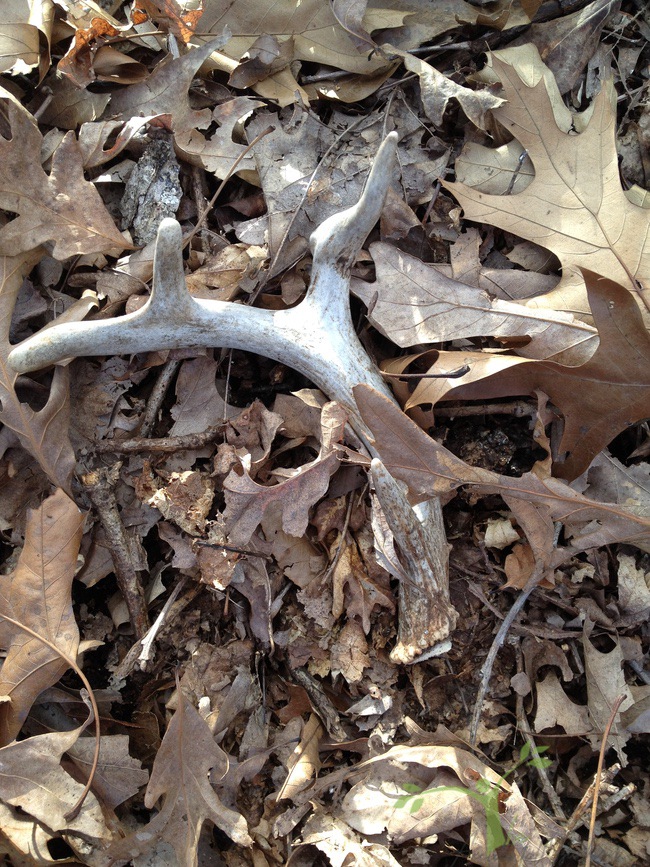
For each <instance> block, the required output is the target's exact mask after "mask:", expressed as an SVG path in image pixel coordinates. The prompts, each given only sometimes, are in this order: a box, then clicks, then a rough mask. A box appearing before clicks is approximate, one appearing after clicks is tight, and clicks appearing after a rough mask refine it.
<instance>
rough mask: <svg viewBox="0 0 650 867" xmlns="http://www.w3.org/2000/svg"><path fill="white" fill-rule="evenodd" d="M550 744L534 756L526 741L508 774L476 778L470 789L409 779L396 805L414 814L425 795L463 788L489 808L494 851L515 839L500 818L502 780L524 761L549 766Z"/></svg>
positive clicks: (490, 843)
mask: <svg viewBox="0 0 650 867" xmlns="http://www.w3.org/2000/svg"><path fill="white" fill-rule="evenodd" d="M547 749H548V747H537V748H536V753H537V755H535V756H533V758H529V757H530V750H531V748H530V744H529V743H528V742H526V743H525V744H524V745H523V747H522V748H521V754H520V756H519V761H518V762H517V764H516V765H514V767H512V768H511V769H510V770H509V771H508V772H507V773H506V774H504V775H503V776H502V777H499V779H498V781H497V782H496V783H492V782H490V781H489V780H486V779H485V778H484V777H479V779H478V780H477V782H476V790H474V789H469V788H467V787H466V786H436V787H435V788H433V789H423V788H422V787H421V786H418V785H415V784H413V783H407V784H406V785H405V786H404V788H405V789H406V791H407V792H408V793H409V794H407V795H400V797H399V798H397V800H396V806H397V807H401V808H406V809H408V811H409V813H410V814H411V815H413V814H414V813H417V812H418V810H419V809H420V808H421V807H422V806H423V804H424V801H425V798H427V797H428V796H429V795H433V794H435V793H436V792H459V793H460V794H462V795H468V796H469V797H470V798H474V800H476V801H478V802H479V803H480V804H481V805H482V806H483V809H484V810H485V819H486V824H487V854H488V855H491V854H492V852H494V850H495V849H498V848H499V847H500V846H504V845H505V844H506V843H510V842H511V840H510V838H509V837H507V836H506V834H505V833H504V831H503V828H502V827H501V821H500V819H499V814H500V803H501V799H502V796H503V794H504V789H503V788H502V783H504V782H506V780H507V778H508V777H509V776H511V775H512V774H514V772H515V771H516V770H517V769H518V768H520V767H521V766H522V765H524V764H526V765H528V766H529V767H531V768H547V767H548V766H549V765H550V764H552V762H551V760H550V759H549V758H546V757H545V756H542V755H541V753H543V752H545V751H546V750H547Z"/></svg>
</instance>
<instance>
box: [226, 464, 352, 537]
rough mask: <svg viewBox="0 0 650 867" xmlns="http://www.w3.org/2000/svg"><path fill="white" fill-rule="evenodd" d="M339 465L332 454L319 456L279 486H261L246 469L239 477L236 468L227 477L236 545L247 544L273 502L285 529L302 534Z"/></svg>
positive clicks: (229, 527)
mask: <svg viewBox="0 0 650 867" xmlns="http://www.w3.org/2000/svg"><path fill="white" fill-rule="evenodd" d="M338 466H339V459H338V457H337V456H336V455H335V454H334V453H332V454H329V455H327V456H326V457H324V458H320V457H318V458H316V460H315V461H311V463H309V464H305V465H304V466H302V467H300V468H299V469H298V470H296V471H295V472H294V474H293V475H292V477H291V478H289V479H285V480H284V481H283V482H280V483H279V484H277V485H268V486H265V485H258V483H257V482H254V481H253V479H251V477H250V476H249V475H248V473H247V472H246V471H244V474H243V475H241V476H239V475H237V473H236V472H235V471H234V470H231V472H230V473H229V474H228V476H227V477H226V479H225V481H224V483H223V487H224V497H225V500H226V509H225V512H224V515H225V518H226V531H227V534H228V539H229V540H230V542H231V543H232V544H233V545H245V544H246V543H247V542H248V540H249V539H250V537H251V536H252V535H253V533H254V532H255V530H256V529H257V527H258V526H259V524H260V522H261V520H262V518H263V517H264V513H265V512H266V510H267V509H268V508H270V507H271V506H272V505H276V506H277V508H278V509H280V511H281V512H282V529H283V530H284V532H285V533H288V534H289V535H290V536H302V535H303V534H304V532H305V530H306V529H307V524H308V523H309V510H310V509H311V507H312V506H314V505H315V504H316V503H317V502H318V501H319V500H320V499H321V497H324V496H325V494H326V492H327V489H328V487H329V484H330V476H331V475H332V474H333V473H334V472H335V471H336V470H337V468H338Z"/></svg>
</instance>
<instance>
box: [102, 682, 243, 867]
mask: <svg viewBox="0 0 650 867" xmlns="http://www.w3.org/2000/svg"><path fill="white" fill-rule="evenodd" d="M227 770H228V759H227V756H226V754H225V753H224V751H223V750H222V749H221V747H219V746H218V745H217V744H216V743H215V741H214V738H213V737H212V733H211V731H210V729H209V727H208V724H207V723H206V722H205V720H204V719H202V718H201V717H200V716H199V714H198V712H197V711H196V710H195V708H194V707H193V706H192V704H191V703H190V702H189V701H188V700H187V699H186V698H185V696H184V695H183V694H182V692H181V693H179V702H178V710H177V711H176V713H175V714H174V716H173V717H172V719H171V722H170V723H169V726H168V727H167V731H166V732H165V737H164V738H163V741H162V743H161V745H160V749H159V750H158V752H157V754H156V760H155V761H154V764H153V768H152V771H151V779H150V780H149V785H148V787H147V792H146V795H145V799H144V802H145V806H146V807H147V808H148V809H151V808H153V806H154V805H155V804H156V802H157V801H158V799H159V798H161V797H162V798H163V801H162V804H161V806H160V809H159V811H158V813H157V814H156V815H155V816H154V817H153V819H152V820H151V821H150V822H149V823H148V824H147V825H145V826H144V827H142V828H140V829H139V830H137V831H135V832H133V833H132V834H129V836H128V837H125V838H124V840H120V841H119V842H118V843H115V844H113V846H111V847H110V849H109V850H108V854H109V856H110V857H111V858H113V859H114V860H116V861H117V860H121V859H124V858H129V859H130V858H135V857H137V856H138V855H139V854H141V853H142V852H145V851H147V850H150V849H151V848H152V847H153V846H154V845H155V843H156V842H157V841H159V840H163V841H164V842H166V843H167V844H169V845H170V846H172V847H173V848H174V851H175V852H176V855H177V857H178V863H179V864H184V865H187V867H192V865H196V864H197V844H198V840H199V835H200V833H201V829H202V827H203V823H204V822H205V821H206V819H209V820H210V821H211V822H213V823H214V824H215V825H216V826H217V828H220V829H221V830H222V831H223V832H224V833H225V834H227V835H228V836H229V837H230V839H231V840H234V842H235V843H237V844H238V845H240V846H250V845H252V842H253V841H252V840H251V838H250V836H249V834H248V830H247V828H246V821H245V819H244V817H243V816H241V815H240V814H239V813H237V812H236V811H235V810H231V809H230V808H229V807H227V806H226V805H225V804H224V803H223V802H222V801H221V800H220V798H219V796H218V795H217V792H216V791H215V789H214V788H213V787H212V785H211V783H210V772H212V776H213V778H214V777H215V776H216V778H217V779H219V778H221V777H223V776H224V775H225V774H226V772H227Z"/></svg>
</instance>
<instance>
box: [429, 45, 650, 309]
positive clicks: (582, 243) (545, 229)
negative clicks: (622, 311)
mask: <svg viewBox="0 0 650 867" xmlns="http://www.w3.org/2000/svg"><path fill="white" fill-rule="evenodd" d="M524 49H526V51H527V52H528V54H529V53H530V47H529V46H524V47H523V48H522V49H517V48H513V49H508V50H506V51H504V52H497V53H496V54H494V55H492V69H493V71H494V75H495V76H496V77H497V78H498V79H499V81H500V82H501V84H502V86H503V89H504V94H505V96H506V98H507V102H506V103H505V104H504V105H503V106H501V107H500V108H498V109H496V110H495V112H494V115H495V117H496V118H497V119H498V120H499V122H500V123H502V124H503V125H504V126H505V127H506V128H507V129H508V130H509V131H510V132H511V133H512V134H513V135H514V136H515V138H516V139H517V140H518V141H519V143H520V144H521V145H522V146H523V147H524V148H525V149H526V151H527V152H528V155H529V156H530V158H531V160H532V162H533V166H534V169H535V178H534V179H533V181H532V183H531V184H529V186H527V187H526V188H525V189H524V190H523V191H522V192H520V193H518V194H516V195H501V196H498V195H488V194H485V193H481V192H478V191H476V190H474V189H472V188H471V187H468V186H466V185H464V184H459V183H453V184H447V185H446V186H447V187H448V189H450V190H451V192H453V194H454V195H455V196H456V198H457V199H458V200H459V202H460V203H461V205H462V206H463V210H464V212H465V216H466V217H467V218H468V219H470V220H477V221H483V222H486V223H491V224H492V225H495V226H499V227H500V228H502V229H505V230H507V231H511V232H514V233H515V234H517V235H519V236H521V237H523V238H526V239H528V240H531V241H534V242H535V243H537V244H540V245H542V246H544V247H546V248H547V249H550V250H552V251H553V252H554V253H555V254H556V255H557V256H558V258H559V260H560V262H561V263H562V268H563V271H564V273H565V275H566V274H567V271H569V272H570V271H571V270H572V269H575V267H576V266H580V267H582V268H589V269H590V270H592V271H595V272H596V273H598V274H602V275H605V276H607V277H609V278H611V279H613V280H616V281H618V282H619V283H621V284H622V285H624V286H625V287H626V288H627V289H629V290H630V291H631V292H633V293H634V295H635V296H636V298H637V300H638V302H639V303H640V304H641V306H642V308H644V309H647V307H648V306H650V299H645V292H646V291H649V290H647V287H648V285H650V243H649V242H648V239H649V237H650V215H649V214H648V211H647V210H646V209H645V208H641V207H639V206H638V205H636V204H633V203H632V202H631V201H630V199H629V198H628V197H627V196H626V195H625V193H624V192H623V189H622V187H621V182H620V178H619V171H618V158H617V153H616V142H615V131H616V114H615V105H614V102H613V100H614V96H615V94H614V90H613V85H612V83H611V81H610V82H606V83H605V84H604V86H603V88H602V90H601V92H600V93H599V94H598V96H597V97H596V98H595V100H594V102H593V105H592V111H591V119H590V120H589V123H588V125H587V127H586V128H585V129H584V130H583V131H582V132H581V133H579V134H575V133H574V132H571V130H570V123H571V120H570V118H569V126H567V125H566V119H564V120H560V121H559V122H560V123H561V124H562V126H559V125H558V121H557V120H556V114H554V108H555V109H556V111H557V108H558V105H561V99H560V96H559V92H558V90H557V85H556V84H555V82H554V80H552V78H551V77H550V76H549V75H546V76H544V75H543V74H542V73H541V72H540V68H541V66H542V65H541V64H539V63H538V65H537V66H532V65H531V66H529V67H526V68H524V67H523V66H522V67H521V68H520V66H519V63H520V57H522V56H523V57H527V55H526V53H524V55H522V54H521V51H524ZM566 111H567V110H566V109H564V112H566ZM562 292H563V290H562V286H560V287H558V289H557V290H554V292H552V293H550V294H549V295H548V296H546V297H545V298H544V299H543V301H535V302H530V306H537V305H539V304H543V305H544V306H556V307H560V306H561V305H562ZM585 302H586V298H585V296H584V290H583V292H582V297H581V302H580V300H579V301H578V303H577V304H576V308H574V309H582V310H583V311H584V312H585V313H586V312H587V308H586V303H585Z"/></svg>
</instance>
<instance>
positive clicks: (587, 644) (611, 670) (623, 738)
mask: <svg viewBox="0 0 650 867" xmlns="http://www.w3.org/2000/svg"><path fill="white" fill-rule="evenodd" d="M593 627H594V624H593V623H592V622H591V621H590V620H586V621H585V625H584V631H583V636H582V646H583V650H584V654H585V677H586V680H587V703H588V706H589V716H590V718H591V719H592V721H593V724H594V729H595V731H594V734H592V735H590V740H591V745H592V747H593V748H594V749H598V748H599V747H600V744H601V742H602V733H603V731H604V730H605V727H606V726H607V723H608V721H609V719H610V717H611V715H612V707H613V706H614V702H615V701H616V699H617V698H618V696H620V695H623V696H625V698H624V699H623V702H622V704H621V705H620V707H619V709H618V712H617V714H616V716H615V718H614V722H613V725H612V729H611V734H610V736H609V741H608V746H612V747H614V749H615V750H616V753H617V755H618V758H619V761H620V763H621V765H622V766H623V767H625V766H626V765H627V756H626V755H625V753H624V752H623V747H624V746H625V744H626V743H627V741H628V739H629V737H630V733H629V732H627V731H626V730H625V729H624V728H623V726H622V725H621V721H620V720H621V713H622V712H623V711H625V710H627V709H628V708H630V707H631V706H632V705H633V704H634V699H633V698H632V693H631V691H630V688H629V687H628V685H627V684H626V683H625V673H624V671H623V648H622V647H621V645H620V642H619V641H618V639H615V645H614V648H613V649H612V650H610V651H608V652H601V651H600V650H597V649H596V647H594V644H593V642H592V641H591V634H592V630H593Z"/></svg>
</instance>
